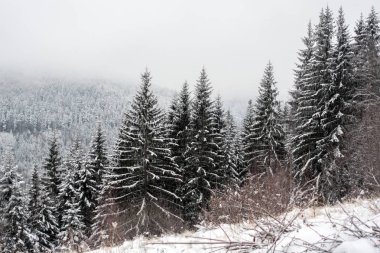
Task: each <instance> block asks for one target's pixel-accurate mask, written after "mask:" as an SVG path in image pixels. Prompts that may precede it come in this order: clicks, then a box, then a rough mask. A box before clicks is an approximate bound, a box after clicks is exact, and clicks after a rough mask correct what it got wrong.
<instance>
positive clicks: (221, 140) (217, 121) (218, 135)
mask: <svg viewBox="0 0 380 253" xmlns="http://www.w3.org/2000/svg"><path fill="white" fill-rule="evenodd" d="M213 119H214V131H213V139H214V141H215V143H216V145H217V149H216V156H215V158H214V163H215V169H214V173H215V174H216V175H217V176H218V177H217V182H212V184H213V185H214V186H213V187H214V188H216V187H218V188H223V187H224V186H225V184H226V183H227V182H228V177H227V174H229V172H228V169H229V168H228V166H229V164H228V162H229V161H228V154H227V153H226V152H227V150H225V149H224V146H225V144H226V137H227V136H226V118H225V112H224V109H223V102H222V98H221V97H220V96H217V98H216V100H215V102H214V110H213Z"/></svg>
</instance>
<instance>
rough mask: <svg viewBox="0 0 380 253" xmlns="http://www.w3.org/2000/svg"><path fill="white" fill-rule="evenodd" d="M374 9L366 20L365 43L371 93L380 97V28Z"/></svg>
mask: <svg viewBox="0 0 380 253" xmlns="http://www.w3.org/2000/svg"><path fill="white" fill-rule="evenodd" d="M379 23H380V21H379V18H378V15H377V13H376V10H375V8H374V7H372V8H371V11H370V13H369V15H368V17H367V19H366V26H365V43H366V49H367V64H366V65H367V66H366V67H367V68H368V75H369V79H370V80H369V82H370V86H371V91H372V92H374V94H376V95H377V96H379V95H380V26H379Z"/></svg>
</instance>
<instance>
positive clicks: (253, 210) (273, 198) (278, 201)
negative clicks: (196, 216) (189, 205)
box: [205, 169, 293, 225]
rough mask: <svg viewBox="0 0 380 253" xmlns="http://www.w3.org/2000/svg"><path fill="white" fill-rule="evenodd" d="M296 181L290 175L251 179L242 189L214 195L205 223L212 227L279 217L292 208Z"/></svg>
mask: <svg viewBox="0 0 380 253" xmlns="http://www.w3.org/2000/svg"><path fill="white" fill-rule="evenodd" d="M292 184H293V181H292V178H291V176H290V172H289V171H288V170H285V169H281V170H278V171H277V172H276V173H275V174H274V175H271V174H267V173H262V174H258V175H255V176H251V177H250V178H249V179H248V180H247V181H246V182H245V183H244V185H243V186H242V187H240V188H239V187H229V188H228V189H226V190H225V191H221V192H217V193H216V194H214V196H213V197H212V199H211V201H210V206H209V210H210V211H209V212H207V213H206V214H205V221H206V222H207V223H211V224H212V225H218V224H221V223H239V222H242V221H249V220H253V219H257V218H259V217H261V216H267V215H278V214H280V213H283V212H284V211H285V210H287V209H288V208H289V203H290V199H291V194H292V189H293V186H292Z"/></svg>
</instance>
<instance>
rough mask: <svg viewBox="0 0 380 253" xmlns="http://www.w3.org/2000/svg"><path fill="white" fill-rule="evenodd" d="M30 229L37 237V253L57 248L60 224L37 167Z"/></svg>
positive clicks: (34, 172)
mask: <svg viewBox="0 0 380 253" xmlns="http://www.w3.org/2000/svg"><path fill="white" fill-rule="evenodd" d="M28 223H29V227H30V228H31V232H32V234H33V235H34V236H35V239H36V240H35V249H36V252H52V251H54V249H55V247H56V246H57V245H56V244H57V236H58V232H59V231H58V224H57V220H56V217H55V216H54V207H53V206H52V201H51V200H50V196H49V194H48V192H47V191H46V189H45V188H44V186H43V185H41V179H40V177H39V174H38V171H37V166H35V167H34V170H33V174H32V181H31V187H30V190H29V217H28Z"/></svg>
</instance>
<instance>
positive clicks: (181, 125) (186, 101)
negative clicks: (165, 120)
mask: <svg viewBox="0 0 380 253" xmlns="http://www.w3.org/2000/svg"><path fill="white" fill-rule="evenodd" d="M190 103H191V101H190V92H189V86H188V84H187V82H185V83H184V84H183V86H182V90H181V92H180V94H179V97H178V98H176V99H175V100H174V102H173V103H172V106H171V108H172V110H171V111H172V112H173V116H172V120H170V122H171V138H172V139H174V142H175V145H174V146H173V148H172V155H173V157H174V160H175V162H176V163H177V164H178V166H179V168H180V169H181V170H183V168H184V166H185V157H184V154H185V151H186V150H187V148H188V146H189V143H190V116H191V104H190Z"/></svg>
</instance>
